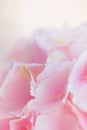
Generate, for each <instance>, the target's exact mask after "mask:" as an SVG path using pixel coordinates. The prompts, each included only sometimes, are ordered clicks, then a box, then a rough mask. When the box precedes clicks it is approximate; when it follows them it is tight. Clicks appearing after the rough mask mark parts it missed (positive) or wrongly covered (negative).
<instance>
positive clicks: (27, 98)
mask: <svg viewBox="0 0 87 130" xmlns="http://www.w3.org/2000/svg"><path fill="white" fill-rule="evenodd" d="M86 98H87V25H83V26H81V27H79V28H76V29H73V30H71V29H63V30H62V29H61V30H58V29H42V30H38V31H37V32H36V33H35V34H34V35H33V36H32V37H31V38H30V39H29V40H21V41H20V42H18V43H17V44H16V46H15V47H14V48H13V50H11V51H9V53H7V54H5V55H3V57H2V59H1V66H0V130H87V99H86Z"/></svg>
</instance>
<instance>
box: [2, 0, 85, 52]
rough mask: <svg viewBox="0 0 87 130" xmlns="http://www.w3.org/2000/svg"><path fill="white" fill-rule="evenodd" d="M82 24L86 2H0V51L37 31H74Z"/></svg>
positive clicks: (45, 0)
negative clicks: (49, 28) (51, 28)
mask: <svg viewBox="0 0 87 130" xmlns="http://www.w3.org/2000/svg"><path fill="white" fill-rule="evenodd" d="M86 21H87V0H0V50H2V49H7V48H10V47H11V46H13V44H14V43H15V41H16V40H17V39H19V38H27V37H29V36H30V35H32V33H33V32H34V31H36V30H37V29H39V28H44V27H56V28H62V27H63V26H64V25H65V24H66V23H68V25H69V26H70V27H71V28H75V27H77V26H79V25H81V24H83V23H86Z"/></svg>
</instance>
